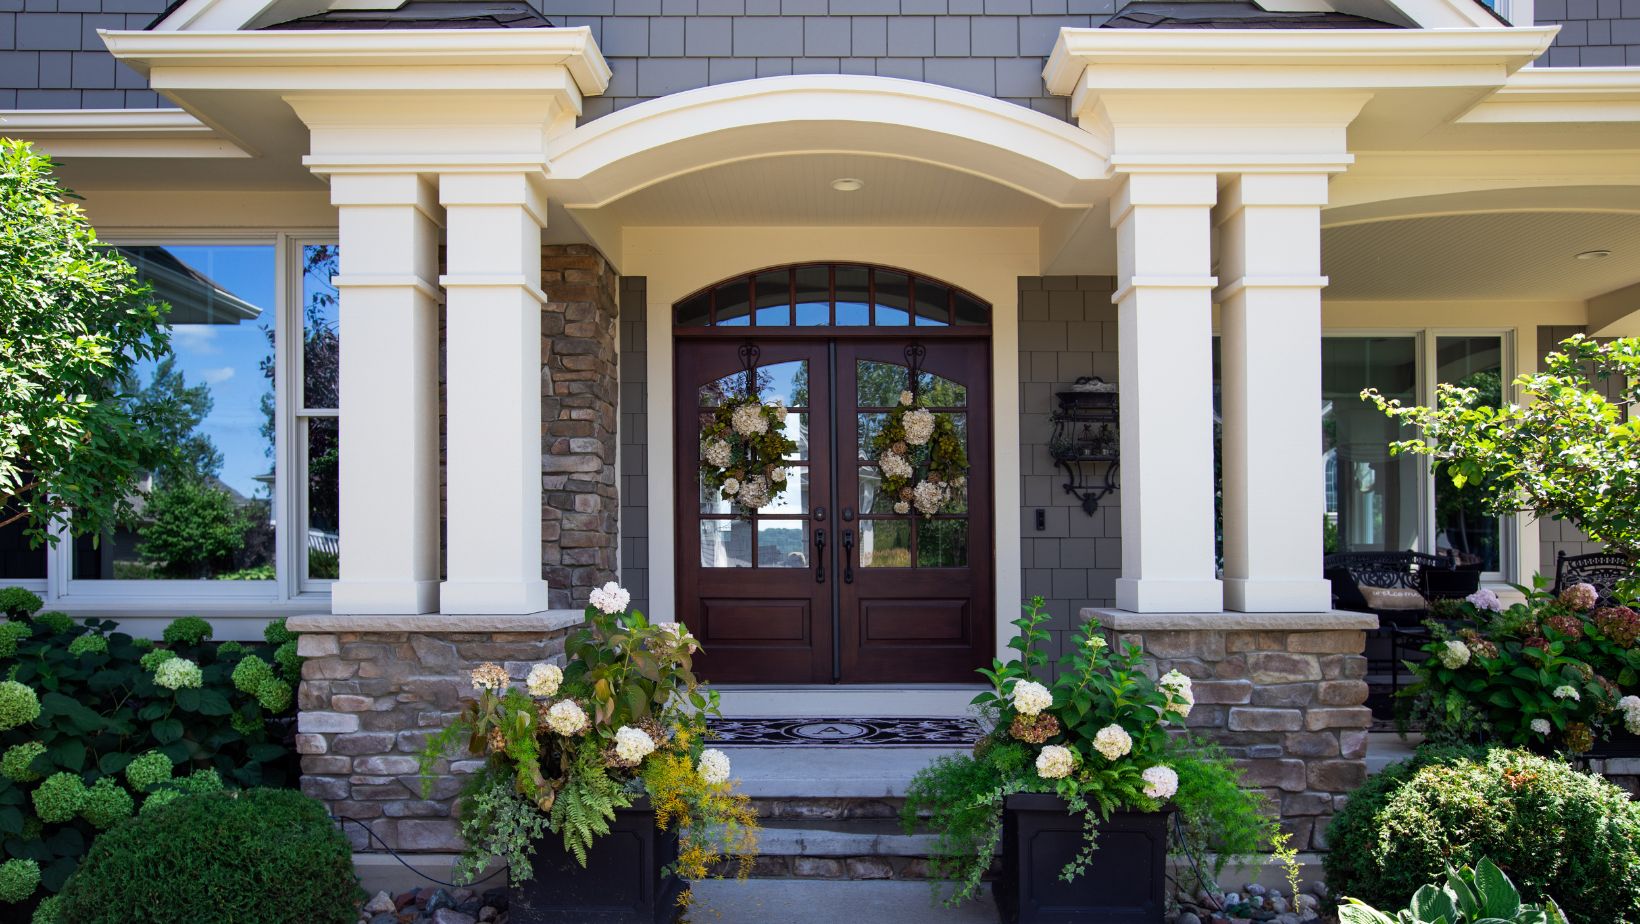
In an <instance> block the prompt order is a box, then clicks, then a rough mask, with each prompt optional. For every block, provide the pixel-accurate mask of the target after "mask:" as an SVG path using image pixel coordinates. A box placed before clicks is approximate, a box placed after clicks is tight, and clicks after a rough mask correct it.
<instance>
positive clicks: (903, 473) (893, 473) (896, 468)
mask: <svg viewBox="0 0 1640 924" xmlns="http://www.w3.org/2000/svg"><path fill="white" fill-rule="evenodd" d="M877 464H878V465H880V466H882V469H883V474H884V475H886V476H887V477H889V478H910V477H911V474H912V472H913V469H912V468H911V463H910V462H908V461H906V458H905V456H902V455H900V454H899V453H897V452H885V453H883V454H882V455H880V456H878V457H877Z"/></svg>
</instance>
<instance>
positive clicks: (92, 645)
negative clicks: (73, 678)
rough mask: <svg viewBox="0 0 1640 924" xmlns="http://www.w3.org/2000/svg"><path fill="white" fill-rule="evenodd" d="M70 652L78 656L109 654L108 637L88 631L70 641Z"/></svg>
mask: <svg viewBox="0 0 1640 924" xmlns="http://www.w3.org/2000/svg"><path fill="white" fill-rule="evenodd" d="M68 653H69V654H71V655H73V656H75V657H76V658H77V657H79V656H81V655H88V654H107V653H108V639H106V638H104V637H102V636H101V635H98V634H97V633H95V632H87V633H86V634H85V635H82V636H80V637H79V638H77V639H75V640H74V641H72V642H69V643H68Z"/></svg>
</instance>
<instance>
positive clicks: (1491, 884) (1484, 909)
mask: <svg viewBox="0 0 1640 924" xmlns="http://www.w3.org/2000/svg"><path fill="white" fill-rule="evenodd" d="M1475 891H1476V892H1478V893H1479V895H1478V896H1477V897H1478V898H1479V899H1480V905H1481V914H1483V915H1485V916H1487V917H1493V918H1503V919H1505V920H1508V919H1509V918H1513V917H1514V916H1515V914H1516V913H1517V912H1519V911H1520V893H1519V892H1518V891H1516V889H1515V884H1514V883H1512V882H1510V881H1509V877H1508V876H1506V875H1504V872H1503V870H1501V869H1498V867H1497V864H1495V863H1493V862H1492V861H1491V860H1490V859H1487V858H1485V857H1483V858H1481V862H1480V863H1478V864H1476V866H1475Z"/></svg>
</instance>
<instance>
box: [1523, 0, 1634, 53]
mask: <svg viewBox="0 0 1640 924" xmlns="http://www.w3.org/2000/svg"><path fill="white" fill-rule="evenodd" d="M1536 16H1537V22H1538V25H1543V26H1549V25H1556V24H1558V25H1559V26H1560V27H1561V28H1560V34H1559V35H1558V36H1556V37H1555V43H1554V45H1552V46H1550V48H1549V52H1548V54H1546V55H1544V56H1543V58H1541V59H1540V60H1539V62H1538V63H1540V64H1545V65H1548V66H1550V67H1619V66H1624V65H1629V66H1633V65H1640V0H1537V2H1536Z"/></svg>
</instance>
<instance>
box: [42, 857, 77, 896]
mask: <svg viewBox="0 0 1640 924" xmlns="http://www.w3.org/2000/svg"><path fill="white" fill-rule="evenodd" d="M82 852H83V851H75V853H74V854H73V855H71V856H65V857H63V858H61V859H59V860H57V861H55V862H53V863H51V864H50V865H48V866H46V867H45V868H44V869H42V870H40V884H41V885H42V886H45V889H46V891H48V892H53V893H56V892H61V891H62V890H63V883H65V882H67V881H68V877H70V876H72V875H74V871H75V870H77V869H79V868H80V854H81V853H82Z"/></svg>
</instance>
